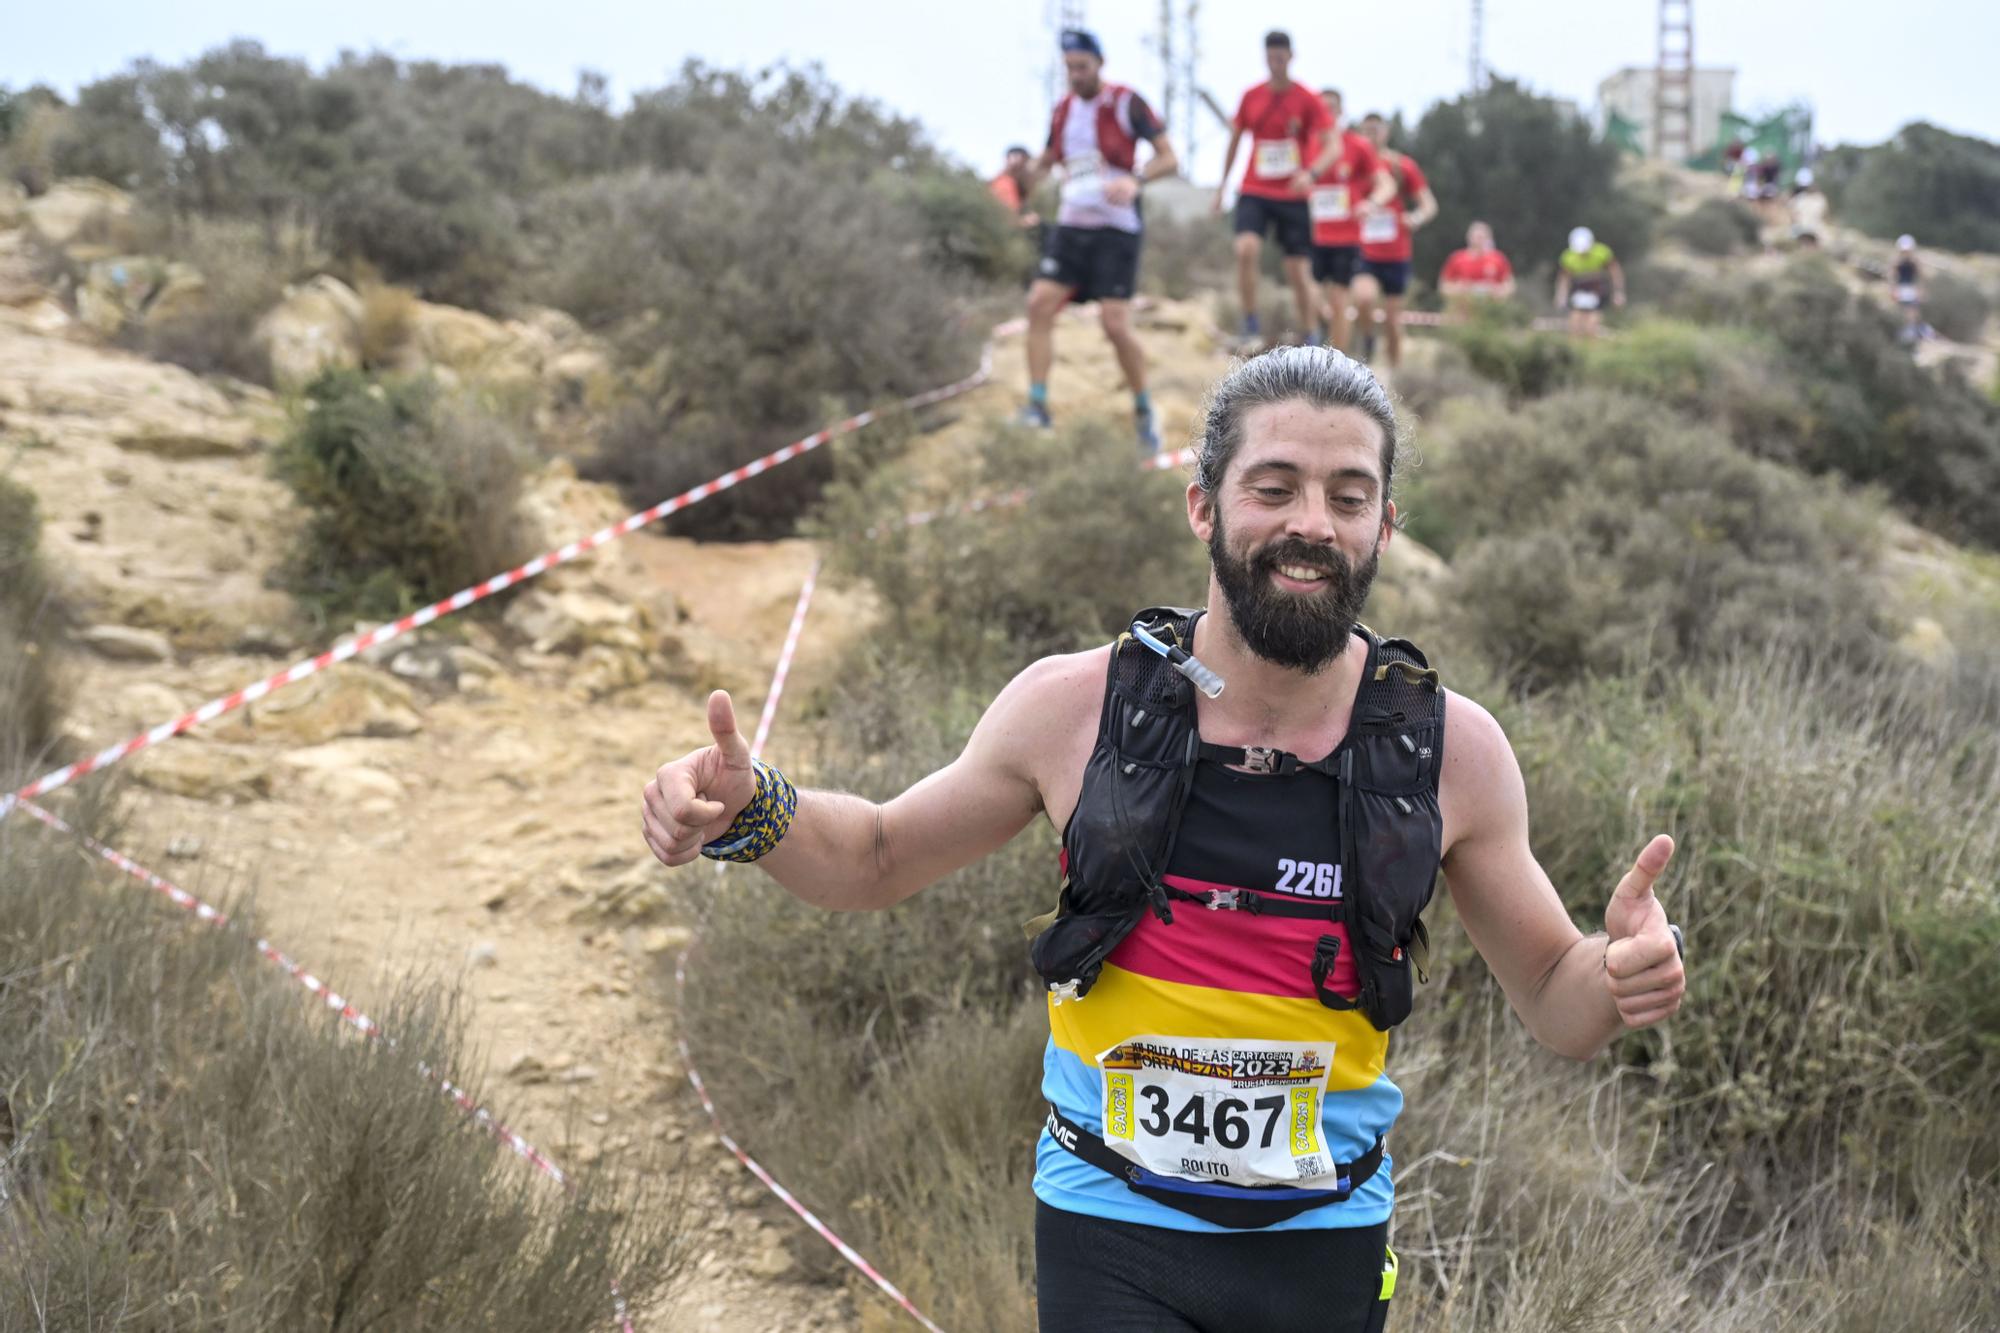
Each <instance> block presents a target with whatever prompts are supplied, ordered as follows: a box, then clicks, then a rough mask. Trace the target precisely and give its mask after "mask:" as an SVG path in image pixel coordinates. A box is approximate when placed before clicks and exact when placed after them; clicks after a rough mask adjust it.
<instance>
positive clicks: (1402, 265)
mask: <svg viewBox="0 0 2000 1333" xmlns="http://www.w3.org/2000/svg"><path fill="white" fill-rule="evenodd" d="M1361 267H1362V268H1363V269H1365V270H1367V271H1368V273H1370V274H1371V275H1373V277H1374V279H1375V281H1376V282H1378V283H1380V284H1381V286H1382V295H1384V296H1401V295H1402V294H1403V293H1404V292H1407V291H1409V290H1410V261H1409V260H1407V259H1368V260H1363V261H1362V264H1361Z"/></svg>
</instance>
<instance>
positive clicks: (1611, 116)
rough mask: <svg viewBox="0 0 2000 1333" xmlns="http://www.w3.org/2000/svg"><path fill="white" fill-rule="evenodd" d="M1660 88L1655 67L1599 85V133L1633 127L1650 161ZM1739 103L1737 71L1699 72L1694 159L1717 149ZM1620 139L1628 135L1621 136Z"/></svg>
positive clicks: (1621, 73)
mask: <svg viewBox="0 0 2000 1333" xmlns="http://www.w3.org/2000/svg"><path fill="white" fill-rule="evenodd" d="M1658 85H1659V71H1658V70H1656V69H1654V68H1652V67H1651V66H1647V67H1646V68H1643V69H1639V68H1632V67H1627V68H1625V69H1621V70H1619V71H1618V72H1617V73H1616V74H1613V75H1612V76H1611V77H1610V78H1608V79H1606V80H1605V81H1604V82H1602V83H1600V84H1598V85H1597V117H1596V124H1597V128H1598V130H1599V132H1600V133H1606V132H1609V130H1610V129H1611V127H1612V126H1614V125H1617V126H1618V127H1619V128H1620V129H1621V131H1624V130H1627V129H1628V127H1629V132H1630V137H1631V139H1632V140H1633V142H1634V145H1635V146H1636V147H1637V148H1638V149H1639V151H1641V152H1643V153H1645V154H1646V155H1647V156H1649V157H1650V156H1651V155H1652V153H1653V142H1654V140H1653V107H1654V93H1655V91H1656V89H1657V88H1658ZM1735 99H1736V71H1735V70H1733V69H1697V70H1695V72H1694V126H1693V133H1692V134H1691V135H1690V136H1689V150H1690V152H1691V153H1692V155H1693V156H1696V157H1699V156H1701V155H1702V154H1703V153H1705V152H1707V151H1708V150H1709V149H1711V148H1713V147H1715V144H1716V140H1717V139H1718V138H1719V137H1720V136H1721V134H1722V117H1723V114H1724V113H1725V112H1728V111H1730V110H1731V109H1733V107H1734V105H1735ZM1620 137H1624V135H1623V134H1622V133H1621V136H1620Z"/></svg>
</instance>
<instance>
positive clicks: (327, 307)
mask: <svg viewBox="0 0 2000 1333" xmlns="http://www.w3.org/2000/svg"><path fill="white" fill-rule="evenodd" d="M257 340H258V342H259V344H261V345H262V346H263V347H264V349H265V351H266V354H267V355H268V356H269V357H270V358H271V381H272V383H274V384H276V385H277V386H278V387H279V388H280V389H295V388H298V387H300V386H301V385H304V384H305V383H307V382H308V381H310V380H311V379H312V378H313V377H314V376H316V375H318V374H319V373H320V372H321V371H322V370H326V369H329V368H334V367H340V368H347V369H353V368H356V367H358V366H360V364H361V298H360V297H359V296H356V295H355V294H354V289H353V288H351V287H349V286H348V285H347V284H346V283H344V282H342V281H340V279H338V278H330V277H328V276H326V275H325V274H321V275H320V276H318V277H316V278H314V279H313V280H312V281H310V282H307V283H304V284H302V285H300V286H298V287H294V288H292V289H290V290H289V291H287V292H286V293H285V299H284V300H282V301H280V302H279V303H278V304H277V305H276V306H275V307H274V308H273V309H272V310H271V311H270V312H269V313H268V314H266V315H265V316H264V318H263V319H261V320H259V321H258V322H257Z"/></svg>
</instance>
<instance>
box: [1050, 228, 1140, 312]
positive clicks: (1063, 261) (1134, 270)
mask: <svg viewBox="0 0 2000 1333" xmlns="http://www.w3.org/2000/svg"><path fill="white" fill-rule="evenodd" d="M1139 239H1140V238H1139V233H1138V232H1136V231H1120V230H1119V229H1118V228H1116V227H1057V228H1056V229H1055V230H1054V231H1052V232H1050V233H1049V239H1048V243H1047V244H1046V245H1044V246H1043V247H1042V262H1041V264H1040V266H1039V267H1037V268H1036V270H1035V276H1036V277H1038V278H1046V279H1047V280H1048V281H1050V282H1059V283H1061V284H1062V285H1063V286H1065V287H1068V288H1069V289H1070V290H1071V291H1072V292H1073V293H1074V295H1073V297H1072V299H1073V300H1075V301H1076V303H1077V304H1078V305H1082V304H1084V303H1086V302H1089V301H1129V300H1131V299H1132V291H1133V289H1134V288H1135V287H1137V286H1138V285H1139Z"/></svg>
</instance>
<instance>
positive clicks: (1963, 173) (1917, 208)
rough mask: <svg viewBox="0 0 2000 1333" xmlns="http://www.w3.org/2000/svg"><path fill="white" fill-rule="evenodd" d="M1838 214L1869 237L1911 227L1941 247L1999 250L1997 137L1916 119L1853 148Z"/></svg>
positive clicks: (1999, 149) (1999, 146) (1999, 153)
mask: <svg viewBox="0 0 2000 1333" xmlns="http://www.w3.org/2000/svg"><path fill="white" fill-rule="evenodd" d="M1838 202H1839V204H1840V210H1841V217H1842V218H1843V219H1844V220H1845V221H1847V222H1848V223H1849V224H1850V225H1852V226H1855V227H1859V228H1860V229H1861V230H1863V231H1865V232H1867V233H1868V234H1870V235H1871V236H1883V237H1888V236H1896V235H1900V234H1901V233H1903V232H1906V231H1913V232H1915V233H1917V235H1918V237H1919V238H1920V239H1922V241H1923V243H1924V244H1925V245H1934V246H1937V247H1939V248H1941V249H1945V250H1988V251H2000V144H1995V143H1991V142H1988V141H1987V140H1985V139H1978V138H1974V137H1973V136H1971V135H1969V134H1954V133H1952V132H1951V131H1950V130H1945V129H1940V128H1938V127H1937V126H1935V125H1929V124H1926V123H1924V122H1923V121H1917V122H1915V123H1914V124H1910V125H1905V126H1904V127H1903V128H1902V129H1900V130H1898V131H1897V132H1896V134H1895V136H1894V137H1893V138H1891V139H1890V140H1889V141H1888V142H1887V143H1884V144H1881V145H1879V146H1877V147H1874V148H1867V149H1862V150H1860V154H1859V164H1858V165H1857V166H1855V167H1854V168H1853V171H1852V175H1851V177H1850V178H1849V179H1848V180H1847V181H1846V182H1845V184H1844V186H1843V188H1842V190H1841V194H1840V198H1839V200H1838Z"/></svg>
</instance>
